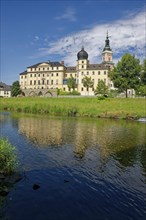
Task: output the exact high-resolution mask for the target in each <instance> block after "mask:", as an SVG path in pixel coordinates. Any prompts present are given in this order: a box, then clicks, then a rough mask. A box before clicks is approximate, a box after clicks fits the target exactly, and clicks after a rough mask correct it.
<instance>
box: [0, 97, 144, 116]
mask: <svg viewBox="0 0 146 220" xmlns="http://www.w3.org/2000/svg"><path fill="white" fill-rule="evenodd" d="M0 110H1V111H12V112H23V113H33V114H38V113H39V114H49V115H61V116H79V117H101V118H102V117H106V118H122V119H137V118H141V117H146V99H144V98H128V99H126V98H105V99H103V100H99V99H98V98H97V97H51V98H42V97H19V98H7V99H1V100H0Z"/></svg>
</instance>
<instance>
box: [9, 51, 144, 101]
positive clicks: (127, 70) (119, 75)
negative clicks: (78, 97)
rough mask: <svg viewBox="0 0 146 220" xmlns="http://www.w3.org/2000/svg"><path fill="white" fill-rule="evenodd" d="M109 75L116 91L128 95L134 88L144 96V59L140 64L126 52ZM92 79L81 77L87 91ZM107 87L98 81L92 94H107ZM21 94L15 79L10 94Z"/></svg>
mask: <svg viewBox="0 0 146 220" xmlns="http://www.w3.org/2000/svg"><path fill="white" fill-rule="evenodd" d="M109 77H110V79H111V80H112V82H113V83H114V87H115V88H117V90H118V92H125V94H126V97H127V96H128V94H127V91H128V89H134V90H135V91H136V94H137V95H140V96H146V59H145V60H144V61H143V63H142V64H140V60H139V59H137V58H135V56H134V55H131V54H129V53H126V54H125V55H124V56H123V57H122V58H121V60H120V61H119V62H118V63H117V66H115V67H114V68H113V70H111V71H109ZM93 85H94V83H93V81H92V79H91V77H88V76H85V77H84V78H83V86H84V87H85V88H86V89H87V91H89V88H93ZM67 86H68V88H69V90H71V89H73V91H74V90H75V88H76V87H77V84H76V81H75V79H74V78H73V77H71V78H69V79H68V80H67ZM108 91H109V88H108V87H107V86H106V84H105V82H104V81H102V80H101V81H99V83H98V85H97V87H96V89H95V91H94V94H95V95H98V94H102V95H107V94H108ZM19 94H21V89H20V85H19V81H16V82H14V83H13V85H12V96H17V95H19Z"/></svg>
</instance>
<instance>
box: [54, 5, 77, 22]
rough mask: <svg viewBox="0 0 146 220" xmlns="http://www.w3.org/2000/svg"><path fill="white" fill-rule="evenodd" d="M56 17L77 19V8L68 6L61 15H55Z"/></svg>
mask: <svg viewBox="0 0 146 220" xmlns="http://www.w3.org/2000/svg"><path fill="white" fill-rule="evenodd" d="M54 19H56V20H62V19H65V20H68V21H76V17H75V9H74V8H71V7H69V8H67V9H66V11H65V12H64V13H63V14H62V15H59V16H57V17H55V18H54Z"/></svg>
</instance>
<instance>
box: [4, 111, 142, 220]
mask: <svg viewBox="0 0 146 220" xmlns="http://www.w3.org/2000/svg"><path fill="white" fill-rule="evenodd" d="M0 116H1V117H0V135H1V136H3V137H7V138H8V140H9V141H10V143H11V144H13V145H14V146H15V147H16V149H17V157H18V160H19V171H20V172H21V173H22V175H23V178H22V180H21V181H19V182H18V183H16V184H15V186H14V188H13V189H12V190H11V192H10V193H9V194H8V196H7V197H6V201H5V205H4V208H3V212H4V216H5V218H6V219H8V220H33V219H34V220H117V219H118V220H123V219H124V220H143V219H145V216H146V135H145V134H146V123H143V122H138V121H126V120H112V119H89V118H88V119H87V118H84V119H83V118H67V117H64V118H63V117H48V116H41V115H39V116H38V115H34V116H32V115H31V116H30V115H24V114H20V115H12V114H10V113H7V112H3V113H1V115H0ZM35 184H36V185H37V186H39V187H38V189H34V185H35Z"/></svg>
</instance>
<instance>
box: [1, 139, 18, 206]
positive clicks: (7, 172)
mask: <svg viewBox="0 0 146 220" xmlns="http://www.w3.org/2000/svg"><path fill="white" fill-rule="evenodd" d="M17 165H18V162H17V158H16V154H15V148H14V147H13V146H12V145H11V144H10V143H9V142H8V140H7V139H6V138H0V204H1V203H2V202H3V200H4V198H5V196H6V195H7V194H8V193H9V191H10V190H11V188H12V186H13V184H14V183H15V182H17V181H19V180H20V179H21V176H20V174H19V173H17V172H16V168H17Z"/></svg>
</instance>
